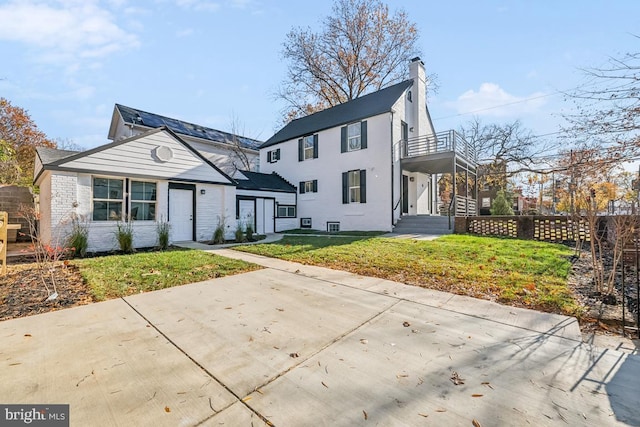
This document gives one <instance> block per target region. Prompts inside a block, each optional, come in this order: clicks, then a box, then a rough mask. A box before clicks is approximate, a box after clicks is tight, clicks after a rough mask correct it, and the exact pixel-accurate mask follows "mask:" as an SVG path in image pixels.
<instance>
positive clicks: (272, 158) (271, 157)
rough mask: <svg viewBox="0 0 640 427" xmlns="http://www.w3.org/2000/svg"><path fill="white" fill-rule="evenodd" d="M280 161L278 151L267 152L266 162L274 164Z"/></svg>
mask: <svg viewBox="0 0 640 427" xmlns="http://www.w3.org/2000/svg"><path fill="white" fill-rule="evenodd" d="M278 160H280V149H279V148H278V149H276V150H271V151H269V152H267V162H269V163H275V162H277V161H278Z"/></svg>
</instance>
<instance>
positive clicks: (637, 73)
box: [564, 53, 640, 157]
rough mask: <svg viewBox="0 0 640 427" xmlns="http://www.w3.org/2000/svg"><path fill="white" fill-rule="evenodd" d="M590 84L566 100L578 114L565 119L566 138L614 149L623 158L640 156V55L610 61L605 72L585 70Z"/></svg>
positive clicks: (634, 54) (571, 93) (594, 69)
mask: <svg viewBox="0 0 640 427" xmlns="http://www.w3.org/2000/svg"><path fill="white" fill-rule="evenodd" d="M583 71H584V73H585V75H586V81H585V83H584V84H583V85H581V86H580V87H579V88H578V89H576V90H574V91H572V92H570V93H567V94H566V97H567V98H568V99H570V100H572V101H573V102H574V104H575V105H576V112H575V113H573V114H567V115H565V116H564V118H565V119H566V120H567V121H568V123H569V125H568V126H567V127H566V128H565V131H566V137H567V138H570V139H572V140H575V141H578V142H582V143H591V142H592V141H597V142H598V144H599V145H600V146H602V145H610V146H611V147H612V148H615V149H616V150H617V151H618V152H619V155H620V156H621V157H625V156H630V155H635V154H638V152H640V133H639V131H640V53H627V54H625V55H622V56H621V57H619V58H610V59H609V61H608V63H607V65H606V66H604V67H601V68H590V69H585V70H583Z"/></svg>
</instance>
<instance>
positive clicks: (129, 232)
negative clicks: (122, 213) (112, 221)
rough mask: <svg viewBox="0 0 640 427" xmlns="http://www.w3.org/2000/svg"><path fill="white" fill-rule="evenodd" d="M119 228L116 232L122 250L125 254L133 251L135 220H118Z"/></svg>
mask: <svg viewBox="0 0 640 427" xmlns="http://www.w3.org/2000/svg"><path fill="white" fill-rule="evenodd" d="M117 227H118V228H117V230H116V232H115V235H116V240H117V241H118V245H119V246H120V250H121V251H122V252H124V253H125V254H131V253H133V222H132V221H131V220H129V221H126V222H120V221H118V224H117Z"/></svg>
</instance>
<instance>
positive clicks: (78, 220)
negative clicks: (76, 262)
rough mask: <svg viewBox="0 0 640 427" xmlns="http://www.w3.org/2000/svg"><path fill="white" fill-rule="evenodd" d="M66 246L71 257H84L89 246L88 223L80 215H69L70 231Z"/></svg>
mask: <svg viewBox="0 0 640 427" xmlns="http://www.w3.org/2000/svg"><path fill="white" fill-rule="evenodd" d="M67 246H68V247H69V248H70V251H71V252H72V256H73V257H80V258H84V257H85V256H86V255H87V248H88V247H89V223H88V221H87V220H86V218H85V217H84V216H82V215H75V214H74V215H73V216H72V217H71V233H69V236H68V237H67Z"/></svg>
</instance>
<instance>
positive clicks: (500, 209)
mask: <svg viewBox="0 0 640 427" xmlns="http://www.w3.org/2000/svg"><path fill="white" fill-rule="evenodd" d="M512 204H513V202H512V200H511V195H510V194H508V193H506V192H505V191H504V190H500V191H498V195H497V196H496V198H495V199H494V200H493V203H492V205H491V209H490V211H491V215H513V209H512V208H511V205H512Z"/></svg>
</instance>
